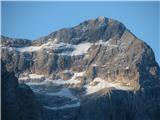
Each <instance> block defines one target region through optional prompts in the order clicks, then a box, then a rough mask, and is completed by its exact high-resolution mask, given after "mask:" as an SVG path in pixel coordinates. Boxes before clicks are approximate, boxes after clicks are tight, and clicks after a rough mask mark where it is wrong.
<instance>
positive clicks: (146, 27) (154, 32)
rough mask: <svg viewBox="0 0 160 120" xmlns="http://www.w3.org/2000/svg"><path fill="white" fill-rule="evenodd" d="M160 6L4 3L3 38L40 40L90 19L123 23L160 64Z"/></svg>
mask: <svg viewBox="0 0 160 120" xmlns="http://www.w3.org/2000/svg"><path fill="white" fill-rule="evenodd" d="M159 7H160V2H33V1H32V2H24V1H23V2H2V35H6V36H9V37H15V38H28V39H37V38H39V37H42V36H45V35H47V34H49V33H51V32H53V31H55V30H58V29H60V28H64V27H65V28H66V27H72V26H75V25H77V24H79V23H80V22H82V21H84V20H86V19H94V18H96V17H98V16H106V17H109V18H113V19H116V20H119V21H121V22H122V23H124V24H125V26H126V27H127V28H128V29H130V30H131V32H133V34H135V35H136V36H137V37H138V38H140V39H142V40H143V41H145V42H147V43H148V44H149V45H150V46H151V47H152V49H153V50H154V53H155V55H156V59H157V61H158V62H159V63H160V36H159V33H160V31H159V28H160V23H159V21H160V18H159V16H160V8H159Z"/></svg>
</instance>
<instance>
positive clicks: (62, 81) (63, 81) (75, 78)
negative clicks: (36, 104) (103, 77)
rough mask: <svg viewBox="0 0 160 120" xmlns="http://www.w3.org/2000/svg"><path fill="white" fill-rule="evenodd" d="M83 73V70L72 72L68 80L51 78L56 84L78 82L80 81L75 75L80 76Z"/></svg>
mask: <svg viewBox="0 0 160 120" xmlns="http://www.w3.org/2000/svg"><path fill="white" fill-rule="evenodd" d="M84 74H85V72H77V73H74V75H73V77H72V78H71V79H69V80H61V79H59V80H53V83H55V84H57V85H63V84H78V83H80V81H78V80H77V77H81V76H83V75H84Z"/></svg>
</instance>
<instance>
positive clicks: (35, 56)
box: [1, 16, 160, 120]
mask: <svg viewBox="0 0 160 120" xmlns="http://www.w3.org/2000/svg"><path fill="white" fill-rule="evenodd" d="M1 43H2V46H1V47H2V55H1V60H2V61H3V62H4V65H5V66H6V69H7V71H14V72H15V74H16V76H17V77H18V79H19V82H20V83H21V82H23V83H26V84H27V85H29V86H30V87H31V89H32V90H33V92H34V93H35V94H36V96H37V98H38V100H39V102H40V103H41V104H42V106H43V108H44V111H45V114H46V118H47V119H49V120H53V119H54V120H58V119H64V120H72V119H73V120H104V119H105V120H108V119H109V120H111V119H112V120H117V119H120V120H128V119H130V120H158V119H160V116H159V114H158V113H160V105H159V103H160V102H159V101H160V93H159V91H160V68H159V66H158V64H157V62H156V61H155V56H154V53H153V51H152V49H151V48H150V47H149V46H148V45H147V44H146V43H145V42H143V41H142V40H140V39H139V38H137V37H136V36H135V35H133V34H132V33H131V32H130V31H129V30H128V29H127V28H126V27H125V26H124V25H123V24H122V23H120V22H119V21H117V20H113V19H110V18H105V17H103V16H100V17H98V18H96V19H94V20H87V21H84V22H82V23H80V24H79V25H77V26H74V27H72V28H64V29H60V30H58V31H55V32H53V33H51V34H49V35H47V36H44V37H41V38H39V39H37V40H34V41H31V40H24V39H12V38H8V37H5V36H2V37H1ZM117 106H118V107H117Z"/></svg>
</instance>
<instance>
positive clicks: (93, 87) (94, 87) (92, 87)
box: [84, 78, 132, 95]
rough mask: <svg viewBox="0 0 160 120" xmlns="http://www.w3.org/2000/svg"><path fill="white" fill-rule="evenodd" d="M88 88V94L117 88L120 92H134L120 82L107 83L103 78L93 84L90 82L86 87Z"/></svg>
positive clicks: (95, 80) (97, 79)
mask: <svg viewBox="0 0 160 120" xmlns="http://www.w3.org/2000/svg"><path fill="white" fill-rule="evenodd" d="M84 87H85V88H86V94H87V95H88V94H92V93H95V92H98V91H100V90H102V89H104V88H115V89H119V90H126V91H128V90H132V88H131V87H129V86H123V85H121V84H120V83H118V82H109V81H105V80H103V79H101V78H95V79H94V80H93V81H92V82H90V83H89V84H88V85H85V86H84Z"/></svg>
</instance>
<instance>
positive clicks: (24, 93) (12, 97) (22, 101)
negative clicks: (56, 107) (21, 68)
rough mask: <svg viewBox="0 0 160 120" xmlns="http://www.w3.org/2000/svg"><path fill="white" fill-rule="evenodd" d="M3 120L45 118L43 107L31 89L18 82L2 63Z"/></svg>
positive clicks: (36, 119)
mask: <svg viewBox="0 0 160 120" xmlns="http://www.w3.org/2000/svg"><path fill="white" fill-rule="evenodd" d="M1 85H2V104H1V105H2V120H13V119H14V120H43V115H42V109H41V106H40V104H39V103H38V101H37V100H36V97H35V95H34V94H33V92H32V91H31V89H30V88H29V87H28V86H27V85H25V84H20V85H19V84H18V79H17V78H16V77H15V76H14V73H13V72H12V73H9V72H7V71H6V70H5V67H3V63H2V78H1Z"/></svg>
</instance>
